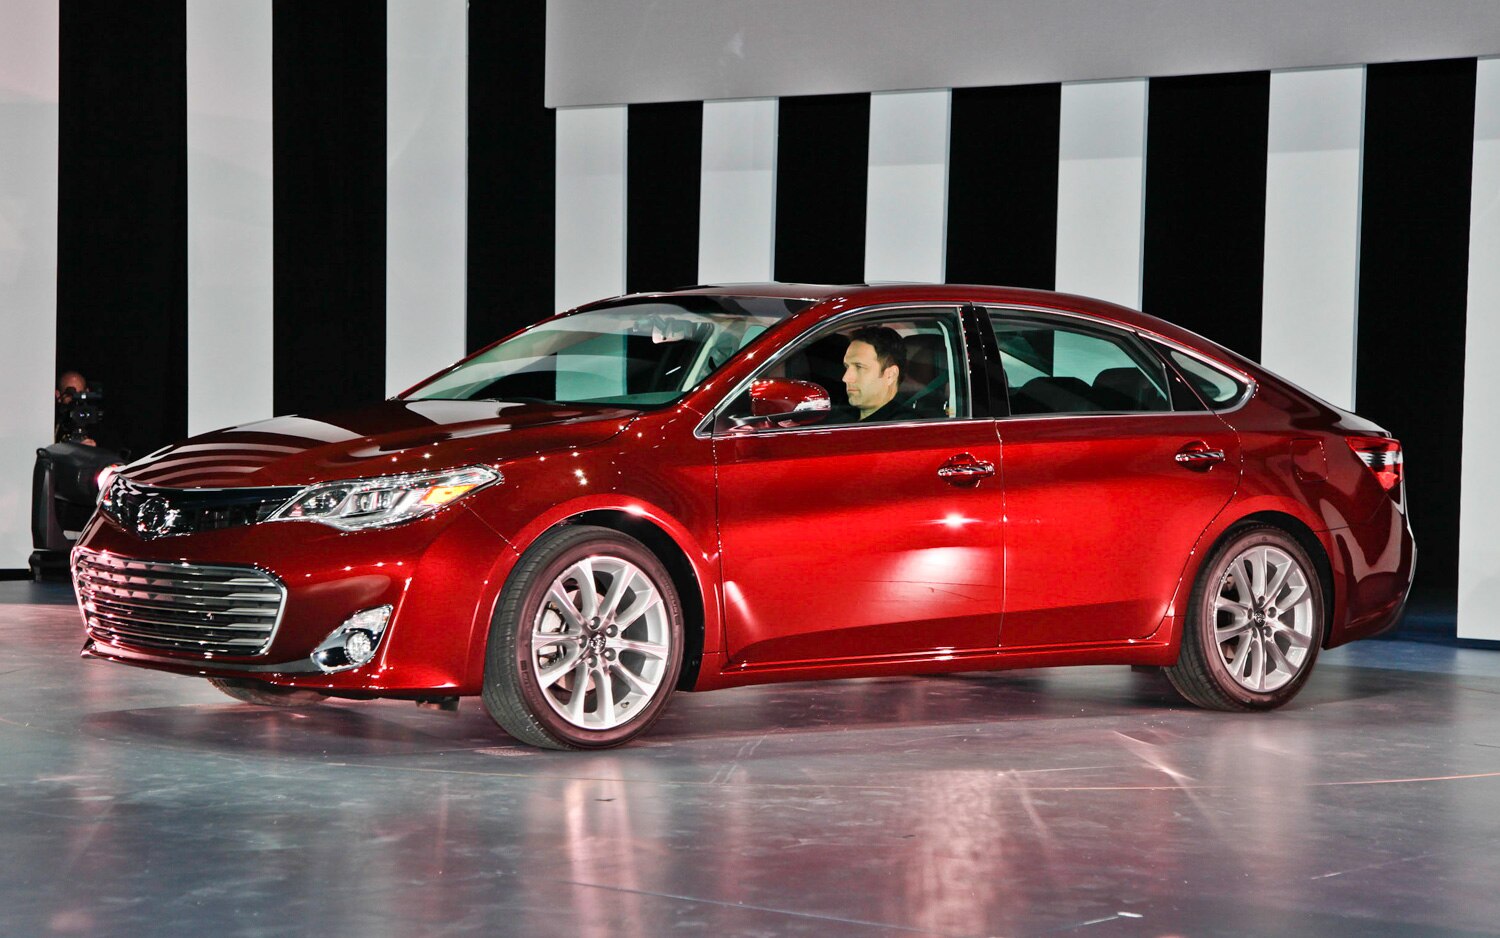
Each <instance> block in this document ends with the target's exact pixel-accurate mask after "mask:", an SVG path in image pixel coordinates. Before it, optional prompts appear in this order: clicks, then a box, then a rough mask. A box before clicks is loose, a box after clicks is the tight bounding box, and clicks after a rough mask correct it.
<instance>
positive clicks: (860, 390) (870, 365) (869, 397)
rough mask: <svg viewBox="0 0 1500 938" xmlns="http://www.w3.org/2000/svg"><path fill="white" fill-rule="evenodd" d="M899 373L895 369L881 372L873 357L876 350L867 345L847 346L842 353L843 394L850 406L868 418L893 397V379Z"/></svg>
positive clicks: (893, 366) (855, 343)
mask: <svg viewBox="0 0 1500 938" xmlns="http://www.w3.org/2000/svg"><path fill="white" fill-rule="evenodd" d="M900 373H901V370H900V369H899V368H897V367H896V366H895V365H890V366H887V367H886V368H884V369H882V368H881V367H880V360H879V359H877V358H876V357H875V346H873V345H871V344H870V343H868V342H850V343H849V350H848V351H847V352H845V353H844V390H845V391H847V392H849V404H850V405H851V406H853V407H856V408H858V409H859V415H860V417H868V416H869V415H871V414H873V413H875V411H877V410H879V409H880V408H882V407H884V406H885V405H886V403H887V402H888V401H890V399H891V398H893V397H895V396H896V378H897V376H898V375H899V374H900Z"/></svg>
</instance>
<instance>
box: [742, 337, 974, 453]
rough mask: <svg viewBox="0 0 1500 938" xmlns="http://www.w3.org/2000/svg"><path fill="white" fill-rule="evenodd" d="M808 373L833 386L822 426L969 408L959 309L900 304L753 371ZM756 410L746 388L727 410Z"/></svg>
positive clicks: (936, 415)
mask: <svg viewBox="0 0 1500 938" xmlns="http://www.w3.org/2000/svg"><path fill="white" fill-rule="evenodd" d="M763 378H782V379H791V380H796V381H806V382H810V383H812V384H815V385H817V386H818V387H820V388H822V389H823V390H824V391H825V392H827V394H828V397H829V400H830V402H831V404H832V407H831V410H829V411H828V413H827V415H826V416H825V417H823V418H822V420H821V421H819V422H818V423H817V426H837V425H848V424H860V423H884V422H890V421H908V420H941V419H945V418H949V417H967V416H968V415H969V395H968V391H969V385H968V376H967V372H966V371H965V368H964V347H963V339H962V332H961V330H960V326H959V319H958V313H957V311H956V310H946V309H945V310H909V309H908V310H900V311H899V312H892V313H891V314H890V315H888V316H877V317H860V318H859V319H858V320H856V321H855V322H853V323H849V324H846V325H840V326H837V327H833V328H825V329H821V330H819V331H818V332H815V333H813V334H812V335H810V336H808V337H807V338H805V339H803V340H801V341H800V342H798V343H797V345H795V346H794V347H792V348H791V349H789V350H788V351H787V352H786V353H785V354H783V355H781V356H779V357H778V358H777V359H776V360H775V361H773V362H771V363H770V365H768V366H767V367H766V368H765V369H764V370H763V371H761V372H760V373H759V374H757V375H756V376H755V379H756V380H760V379H763ZM749 413H750V401H749V396H748V394H747V393H742V394H741V395H740V396H739V397H738V398H737V399H736V400H734V401H732V402H731V403H730V404H729V405H727V406H726V408H725V410H724V416H725V417H726V418H735V417H742V416H744V415H746V414H749Z"/></svg>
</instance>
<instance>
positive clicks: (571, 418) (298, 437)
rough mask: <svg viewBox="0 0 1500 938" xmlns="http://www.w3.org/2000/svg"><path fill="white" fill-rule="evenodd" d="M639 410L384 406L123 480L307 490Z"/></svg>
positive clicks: (239, 432) (566, 434) (574, 431)
mask: <svg viewBox="0 0 1500 938" xmlns="http://www.w3.org/2000/svg"><path fill="white" fill-rule="evenodd" d="M636 413H637V412H636V411H633V410H622V409H618V408H600V407H589V406H576V405H568V406H563V405H553V404H529V403H528V404H514V403H503V402H495V401H394V400H393V401H383V402H381V403H379V404H375V405H373V406H370V407H366V408H362V409H360V410H354V411H346V412H342V413H337V414H329V415H326V416H325V415H320V416H312V417H303V416H288V417H275V418H272V419H271V420H262V421H259V422H258V423H248V424H245V425H243V426H239V427H229V428H228V429H224V430H215V431H213V432H212V433H205V434H202V435H201V436H195V437H192V438H191V439H187V440H184V441H183V442H181V443H177V444H175V445H173V446H169V447H167V448H165V449H162V450H158V451H157V452H155V453H152V454H151V455H150V456H147V457H145V458H144V459H139V460H137V461H135V462H134V463H131V464H130V465H129V466H127V467H126V468H125V470H124V471H123V473H122V474H123V475H124V476H125V478H127V479H130V480H131V481H132V482H138V483H140V484H142V485H153V486H167V487H171V488H238V487H243V486H262V485H307V484H309V483H312V482H326V481H331V480H335V479H351V478H357V477H361V476H381V475H392V474H394V473H399V472H414V471H421V470H428V469H448V468H452V467H455V466H461V465H469V464H474V463H494V462H496V461H497V460H501V459H512V458H516V457H523V456H529V455H532V454H534V453H544V452H548V451H550V450H557V449H565V448H568V447H573V446H587V445H589V444H591V443H598V442H601V441H603V440H607V439H609V438H610V437H612V436H614V435H615V434H617V433H619V432H620V431H621V430H623V429H624V428H625V426H626V425H627V424H629V423H630V421H631V419H632V418H633V417H635V416H636Z"/></svg>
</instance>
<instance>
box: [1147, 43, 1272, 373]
mask: <svg viewBox="0 0 1500 938" xmlns="http://www.w3.org/2000/svg"><path fill="white" fill-rule="evenodd" d="M1270 106H1271V74H1270V73H1269V72H1242V73H1235V74H1225V75H1189V76H1186V77H1181V78H1153V79H1151V86H1150V92H1149V105H1148V108H1147V118H1146V219H1145V235H1144V243H1143V245H1142V249H1143V252H1144V257H1143V263H1142V272H1141V276H1142V284H1141V287H1142V289H1141V305H1142V307H1143V308H1144V310H1145V311H1146V312H1148V313H1150V314H1152V315H1153V316H1160V317H1161V318H1163V319H1167V320H1171V321H1172V322H1175V323H1177V324H1179V325H1181V326H1185V327H1187V328H1188V329H1192V330H1193V331H1194V332H1197V333H1199V334H1201V335H1205V336H1207V337H1208V338H1210V339H1213V340H1214V341H1216V342H1219V343H1221V344H1223V345H1227V346H1229V347H1230V348H1232V349H1234V350H1235V351H1237V352H1239V353H1241V354H1243V355H1247V356H1249V357H1251V358H1259V357H1260V321H1261V302H1262V287H1263V286H1264V278H1265V253H1266V247H1265V243H1266V142H1267V130H1268V127H1269V120H1270Z"/></svg>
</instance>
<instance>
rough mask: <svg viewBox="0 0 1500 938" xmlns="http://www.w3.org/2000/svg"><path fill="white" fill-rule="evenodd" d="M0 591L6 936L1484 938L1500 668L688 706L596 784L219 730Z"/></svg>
mask: <svg viewBox="0 0 1500 938" xmlns="http://www.w3.org/2000/svg"><path fill="white" fill-rule="evenodd" d="M71 601H72V598H71V594H70V593H69V592H68V591H67V590H66V588H62V587H51V588H47V587H35V586H32V585H31V584H26V583H0V838H3V840H0V936H4V938H10V936H32V935H131V936H142V935H147V936H149V935H194V936H210V938H220V936H230V935H234V936H239V935H256V936H262V935H265V936H270V935H314V934H315V935H359V936H386V935H390V936H412V935H435V936H436V935H470V934H475V935H477V934H485V935H567V936H572V938H587V936H592V935H626V936H656V935H663V934H666V933H681V934H691V935H701V934H714V935H774V936H781V935H901V934H932V935H1044V934H1054V933H1077V934H1081V935H1088V936H1094V935H1101V936H1102V935H1167V934H1181V935H1277V934H1288V935H1292V934H1295V935H1303V934H1305V935H1337V934H1348V935H1412V934H1420V935H1439V934H1450V935H1456V934H1497V933H1500V846H1497V843H1496V835H1497V833H1500V653H1497V652H1492V651H1471V650H1462V649H1456V648H1450V647H1444V646H1438V645H1424V644H1417V643H1411V642H1366V643H1363V644H1361V645H1357V646H1354V647H1351V648H1348V649H1340V650H1338V651H1335V652H1332V653H1329V654H1328V655H1326V657H1324V658H1323V659H1322V660H1321V661H1320V663H1319V666H1318V673H1317V674H1316V675H1314V679H1313V681H1312V683H1311V684H1310V686H1309V687H1308V689H1307V690H1306V691H1305V692H1304V693H1303V694H1302V696H1301V697H1300V698H1299V699H1298V700H1297V701H1296V702H1295V703H1294V704H1293V705H1292V706H1291V707H1289V708H1288V709H1286V710H1283V711H1281V712H1278V713H1275V714H1270V715H1260V716H1239V715H1225V714H1214V713H1206V712H1201V711H1196V710H1192V709H1189V708H1187V707H1185V706H1182V705H1179V704H1177V703H1175V702H1174V701H1173V700H1172V698H1171V697H1170V696H1169V695H1168V694H1167V693H1166V692H1165V691H1164V689H1163V687H1162V685H1160V684H1159V683H1157V681H1158V679H1157V678H1156V677H1155V676H1153V675H1147V674H1136V673H1132V672H1131V671H1130V670H1129V669H1126V668H1079V669H1068V670H1055V671H1017V672H1010V673H1005V674H981V675H965V676H958V677H947V678H920V679H919V678H912V679H904V678H903V679H878V680H862V681H843V682H828V683H817V684H801V685H783V686H779V687H762V688H746V689H741V690H732V691H721V692H718V693H713V694H698V695H679V696H678V697H677V698H676V699H675V700H674V701H673V703H672V707H671V710H670V712H669V713H668V714H667V716H666V717H665V718H664V719H663V721H662V722H661V723H660V724H658V726H657V728H656V730H655V731H654V732H653V733H652V734H651V735H650V736H649V737H647V738H646V739H645V740H644V741H643V742H641V743H638V744H636V745H634V746H631V747H629V748H627V749H623V750H617V751H614V752H610V753H606V754H600V755H580V754H559V753H545V752H539V751H536V750H531V749H525V748H521V747H519V746H516V745H512V744H511V743H510V742H509V740H508V738H507V737H505V736H504V735H503V734H502V733H501V732H500V731H499V730H498V729H496V728H495V727H494V726H493V725H492V724H491V723H490V722H489V720H488V718H487V717H486V716H485V714H484V712H483V710H482V708H481V707H480V706H479V705H478V704H477V702H475V701H465V702H464V706H463V707H462V708H461V709H460V711H459V712H458V713H456V714H450V713H440V712H435V711H429V710H419V709H417V708H416V707H414V706H412V705H411V704H398V703H384V702H381V703H336V704H330V705H326V706H323V707H321V708H317V709H315V710H313V711H307V712H301V713H285V712H272V711H267V710H260V709H256V708H252V707H246V706H241V705H238V704H235V703H234V702H232V701H230V700H228V698H224V697H221V696H220V695H219V694H218V693H217V692H215V691H214V690H213V689H212V688H210V687H209V686H208V685H207V684H206V683H204V682H202V681H198V680H194V679H190V678H181V677H174V676H171V675H164V674H155V673H151V672H146V671H139V670H135V669H130V668H124V667H119V666H114V665H108V664H103V663H97V662H84V661H81V660H80V659H79V658H78V657H77V649H78V645H79V644H80V627H79V624H78V621H77V615H76V612H75V610H74V609H73V607H72V606H71V605H70V604H71Z"/></svg>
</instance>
